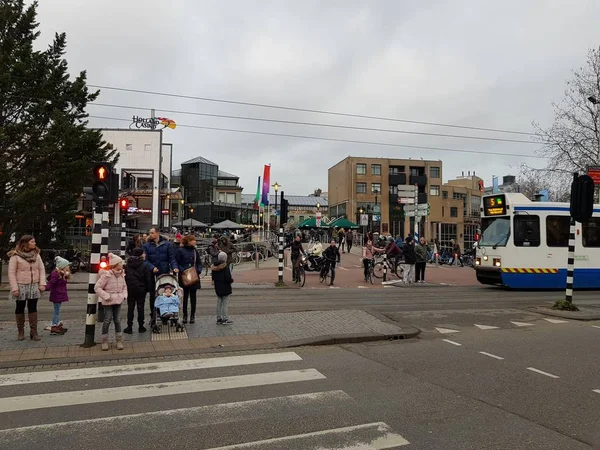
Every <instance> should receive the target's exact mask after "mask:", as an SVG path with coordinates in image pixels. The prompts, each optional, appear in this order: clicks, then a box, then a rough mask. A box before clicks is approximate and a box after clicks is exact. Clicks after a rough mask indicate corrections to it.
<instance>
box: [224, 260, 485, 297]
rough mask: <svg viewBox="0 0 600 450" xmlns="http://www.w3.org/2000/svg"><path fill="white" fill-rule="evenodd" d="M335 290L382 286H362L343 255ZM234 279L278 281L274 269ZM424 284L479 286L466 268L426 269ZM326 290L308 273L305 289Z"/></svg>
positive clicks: (287, 276) (356, 268)
mask: <svg viewBox="0 0 600 450" xmlns="http://www.w3.org/2000/svg"><path fill="white" fill-rule="evenodd" d="M289 267H290V265H289V260H288V265H287V267H286V268H285V269H284V271H283V278H284V281H285V282H286V283H287V284H288V285H291V284H292V271H291V269H290V268H289ZM335 272H336V276H335V286H336V287H340V288H358V287H364V288H370V289H381V288H382V284H381V281H382V280H380V279H375V280H374V284H373V285H371V284H370V283H365V282H364V281H363V269H362V265H361V261H360V257H359V256H357V255H355V254H353V253H352V254H348V253H343V254H342V264H341V267H340V266H339V265H338V266H337V268H336V271H335ZM233 278H234V280H235V282H236V283H248V284H271V283H275V282H276V281H277V267H269V268H263V267H261V268H258V269H251V270H245V271H237V272H236V270H235V268H234V270H233ZM395 279H397V278H396V276H395V275H391V277H390V278H389V280H395ZM425 280H426V281H427V282H429V283H436V284H442V283H443V284H449V285H455V286H475V285H478V284H479V283H478V282H477V279H476V278H475V271H474V270H473V269H472V268H469V267H448V266H440V267H435V266H433V265H428V266H427V269H426V270H425ZM307 287H308V288H328V286H325V285H323V284H321V283H319V277H318V275H317V274H316V273H314V272H307V274H306V284H305V288H307Z"/></svg>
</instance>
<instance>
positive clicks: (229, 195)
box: [227, 192, 235, 203]
mask: <svg viewBox="0 0 600 450" xmlns="http://www.w3.org/2000/svg"><path fill="white" fill-rule="evenodd" d="M227 203H235V193H233V192H228V193H227Z"/></svg>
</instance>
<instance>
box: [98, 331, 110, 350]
mask: <svg viewBox="0 0 600 450" xmlns="http://www.w3.org/2000/svg"><path fill="white" fill-rule="evenodd" d="M100 342H101V343H102V351H103V352H107V351H108V349H109V348H110V347H109V346H108V334H103V335H102V336H100Z"/></svg>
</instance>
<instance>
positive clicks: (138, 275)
mask: <svg viewBox="0 0 600 450" xmlns="http://www.w3.org/2000/svg"><path fill="white" fill-rule="evenodd" d="M125 282H126V283H127V328H125V329H124V330H123V333H127V334H133V315H134V312H135V310H136V307H137V319H138V331H139V332H140V333H145V332H146V327H144V305H145V304H146V294H147V293H148V292H153V291H154V285H153V284H152V272H151V271H150V267H149V266H148V265H147V264H146V261H144V250H142V248H141V247H137V248H134V249H133V252H132V254H131V256H130V257H129V259H128V260H127V270H126V271H125Z"/></svg>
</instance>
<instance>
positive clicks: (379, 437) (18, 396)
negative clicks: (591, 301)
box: [0, 321, 600, 450]
mask: <svg viewBox="0 0 600 450" xmlns="http://www.w3.org/2000/svg"><path fill="white" fill-rule="evenodd" d="M595 326H600V324H599V323H589V322H572V321H565V322H560V323H551V322H547V321H544V323H539V324H536V326H533V327H521V328H513V329H502V328H498V329H488V330H480V329H469V330H467V329H465V330H462V331H461V332H460V333H455V334H448V335H446V337H445V339H446V340H441V339H436V340H433V339H415V340H409V341H404V342H390V343H371V344H355V345H347V346H341V347H340V346H331V347H319V348H302V349H296V350H295V351H292V352H270V353H265V352H262V353H260V354H257V353H243V354H238V355H227V357H225V358H229V359H224V357H215V358H210V359H207V360H206V359H205V360H201V361H199V362H198V361H195V360H173V361H164V360H152V359H150V360H148V361H141V362H139V363H137V364H133V365H131V366H121V365H119V366H116V367H112V368H111V367H102V368H100V367H99V366H88V367H85V366H81V367H78V368H77V369H74V368H63V367H52V368H51V369H49V370H48V371H46V372H45V371H41V370H39V369H38V370H35V371H33V370H32V369H28V370H27V371H26V373H14V374H7V375H2V376H0V441H1V442H2V444H3V447H5V448H11V449H14V450H21V449H27V450H29V449H30V448H39V447H42V446H43V447H44V448H46V449H49V450H51V449H62V448H86V449H103V450H105V449H106V450H110V449H116V448H122V447H123V446H125V445H126V446H127V447H128V448H129V449H131V450H135V449H148V448H156V447H158V446H164V445H168V446H169V448H181V449H216V448H220V449H223V448H226V449H241V448H244V449H257V450H267V449H268V450H270V449H284V448H285V449H291V450H296V449H298V450H300V449H302V450H312V449H315V450H316V449H321V450H323V449H383V448H407V449H423V450H425V449H427V450H432V449H444V450H448V449H478V450H479V449H483V448H485V449H511V450H520V449H527V450H535V449H544V450H553V449H556V450H565V449H570V450H571V449H572V450H578V449H591V448H598V447H597V446H598V445H600V421H599V420H600V392H595V390H598V391H600V372H599V371H598V370H597V368H598V364H597V355H598V350H600V328H596V327H595ZM457 344H460V345H457ZM481 352H485V354H484V353H481ZM264 354H266V355H267V356H262V355H264ZM490 355H491V356H490ZM231 356H233V358H231ZM265 358H267V359H265ZM501 358H502V359H501ZM148 363H149V366H143V365H139V364H148ZM532 369H535V370H532ZM74 370H80V371H83V372H74ZM29 371H31V372H30V373H27V372H29Z"/></svg>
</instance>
